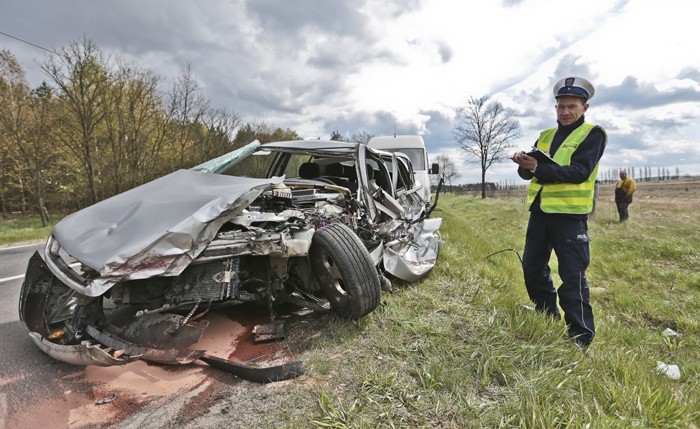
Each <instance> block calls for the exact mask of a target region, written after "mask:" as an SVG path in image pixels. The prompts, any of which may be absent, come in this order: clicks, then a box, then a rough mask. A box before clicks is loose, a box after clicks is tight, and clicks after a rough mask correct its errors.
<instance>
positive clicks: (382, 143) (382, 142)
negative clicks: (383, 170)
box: [367, 136, 438, 201]
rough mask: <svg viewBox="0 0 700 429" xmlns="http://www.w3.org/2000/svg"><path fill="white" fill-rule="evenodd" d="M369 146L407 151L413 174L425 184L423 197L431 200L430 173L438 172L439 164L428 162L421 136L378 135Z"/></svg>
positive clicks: (371, 140)
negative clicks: (431, 164) (430, 164)
mask: <svg viewBox="0 0 700 429" xmlns="http://www.w3.org/2000/svg"><path fill="white" fill-rule="evenodd" d="M367 146H369V147H371V148H373V149H380V150H383V151H386V152H401V153H405V154H406V155H407V156H408V157H409V159H410V160H411V164H412V165H413V175H414V177H415V179H416V182H417V183H420V184H421V185H423V198H425V201H430V178H429V177H428V174H438V166H437V164H434V165H433V167H432V169H430V168H429V164H428V153H427V152H426V150H425V142H424V141H423V137H421V136H378V137H372V138H371V139H369V142H368V143H367Z"/></svg>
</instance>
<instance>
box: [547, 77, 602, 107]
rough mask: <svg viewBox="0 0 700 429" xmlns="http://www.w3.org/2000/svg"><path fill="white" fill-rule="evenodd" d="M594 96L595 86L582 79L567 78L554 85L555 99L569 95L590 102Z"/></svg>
mask: <svg viewBox="0 0 700 429" xmlns="http://www.w3.org/2000/svg"><path fill="white" fill-rule="evenodd" d="M593 94H595V88H593V84H592V83H590V82H589V81H587V80H586V79H584V78H582V77H576V76H570V77H565V78H564V79H562V80H560V81H559V82H557V83H556V85H554V98H559V97H560V96H562V95H568V96H571V97H581V98H584V99H585V100H586V101H588V100H590V99H591V98H593Z"/></svg>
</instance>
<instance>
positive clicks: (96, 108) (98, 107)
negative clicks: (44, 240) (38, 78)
mask: <svg viewBox="0 0 700 429" xmlns="http://www.w3.org/2000/svg"><path fill="white" fill-rule="evenodd" d="M41 68H42V70H44V72H46V74H47V75H48V76H49V78H51V80H52V81H53V83H54V84H55V85H56V86H57V87H58V89H59V91H58V97H59V99H60V100H61V102H62V106H63V107H64V109H65V114H64V115H63V117H62V120H61V124H62V126H61V131H62V133H61V139H62V141H63V143H64V144H65V145H66V146H67V147H68V148H69V149H70V151H71V152H72V153H73V154H74V156H75V157H76V158H77V159H78V160H79V162H80V163H81V164H82V169H83V170H84V172H85V175H86V178H87V184H88V193H89V201H90V203H91V204H94V203H96V202H97V201H98V200H99V197H98V192H97V176H98V175H99V172H98V171H96V170H97V168H96V158H97V153H98V151H99V149H100V146H101V144H102V143H103V142H101V141H100V139H98V127H99V126H100V125H101V124H102V122H103V120H104V118H105V114H106V109H105V107H106V106H105V105H106V103H105V96H106V91H107V88H108V72H107V66H106V61H105V60H104V58H103V56H102V54H101V52H100V50H99V49H98V48H97V46H96V45H95V43H94V42H93V41H92V40H90V39H87V38H83V40H82V41H80V42H72V43H71V44H70V45H69V46H68V47H67V48H63V49H61V50H60V51H59V52H58V55H53V56H50V57H48V58H47V60H46V61H45V62H44V63H43V64H41Z"/></svg>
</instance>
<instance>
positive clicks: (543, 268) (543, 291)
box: [512, 76, 607, 347]
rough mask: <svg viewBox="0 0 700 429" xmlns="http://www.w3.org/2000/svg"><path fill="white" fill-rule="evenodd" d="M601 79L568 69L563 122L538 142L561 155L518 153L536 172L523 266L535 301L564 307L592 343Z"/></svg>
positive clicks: (581, 341) (603, 139) (584, 340)
mask: <svg viewBox="0 0 700 429" xmlns="http://www.w3.org/2000/svg"><path fill="white" fill-rule="evenodd" d="M594 93H595V90H594V88H593V85H592V84H591V83H590V82H589V81H587V80H586V79H583V78H580V77H574V76H572V77H566V78H564V79H562V80H560V81H559V82H557V84H556V85H555V86H554V98H555V99H556V105H555V107H556V112H557V127H556V128H551V129H548V130H545V131H542V133H541V134H540V136H539V138H538V139H537V142H536V143H535V146H536V147H537V148H538V149H540V150H542V151H544V152H547V153H548V154H549V155H551V156H552V158H553V159H554V161H555V162H553V163H552V162H538V158H535V157H534V156H530V155H527V154H526V153H525V152H517V153H515V154H513V157H512V160H513V162H515V163H517V164H518V175H520V177H522V178H523V179H526V180H530V187H529V189H528V195H527V207H528V209H529V210H530V220H529V222H528V226H527V234H526V237H525V251H524V253H523V274H524V277H525V286H526V288H527V292H528V295H529V296H530V299H531V300H532V301H533V302H534V303H535V308H536V309H537V310H539V311H542V312H546V313H548V314H550V315H552V316H553V317H555V318H557V319H559V308H558V306H557V295H558V298H559V305H560V306H561V308H562V310H563V311H564V320H565V322H566V326H567V331H568V334H569V336H570V337H571V338H572V339H573V340H574V341H575V342H576V344H578V345H580V346H582V347H587V346H588V345H589V344H590V343H591V341H593V337H594V335H595V325H594V322H593V310H592V308H591V304H590V289H589V287H588V282H587V281H586V268H587V267H588V264H589V263H590V250H589V236H588V223H587V220H588V213H590V212H591V210H592V208H593V193H594V187H595V180H596V175H597V174H598V162H599V161H600V158H601V157H602V156H603V151H604V150H605V146H606V144H607V135H606V134H605V130H603V129H602V128H601V127H599V126H596V125H593V124H589V123H587V122H585V118H584V113H585V112H586V111H587V110H588V100H590V99H591V98H592V97H593V95H594ZM552 250H554V252H555V253H556V255H557V259H558V261H559V277H561V280H562V284H561V286H560V287H559V289H558V290H557V289H555V288H554V283H553V281H552V277H551V275H550V268H549V258H550V256H551V254H552Z"/></svg>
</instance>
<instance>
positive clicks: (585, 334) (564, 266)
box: [523, 211, 595, 346]
mask: <svg viewBox="0 0 700 429" xmlns="http://www.w3.org/2000/svg"><path fill="white" fill-rule="evenodd" d="M589 241H590V239H589V236H588V222H587V220H586V218H585V217H584V216H570V215H562V214H550V213H543V212H539V211H533V212H531V213H530V221H529V222H528V225H527V234H526V238H525V251H524V252H523V274H524V277H525V286H526V288H527V292H528V295H529V296H530V299H531V300H532V302H534V303H535V308H536V309H537V310H539V311H543V312H546V313H548V314H550V315H552V316H554V317H556V318H557V319H558V318H559V308H558V307H557V295H558V297H559V305H560V306H561V309H562V310H563V311H564V321H565V322H566V325H567V329H568V333H569V336H570V337H571V338H574V340H575V341H576V342H577V343H579V344H581V345H584V346H587V345H588V344H590V343H591V341H593V336H594V335H595V327H594V324H593V309H592V308H591V304H590V289H589V287H588V282H587V281H586V268H588V264H589V263H590V260H591V254H590V248H589ZM552 250H554V252H555V253H556V255H557V260H558V261H559V277H561V279H562V285H561V286H560V287H559V289H558V290H557V289H555V288H554V283H553V281H552V277H551V275H550V268H549V258H550V256H551V254H552Z"/></svg>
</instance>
